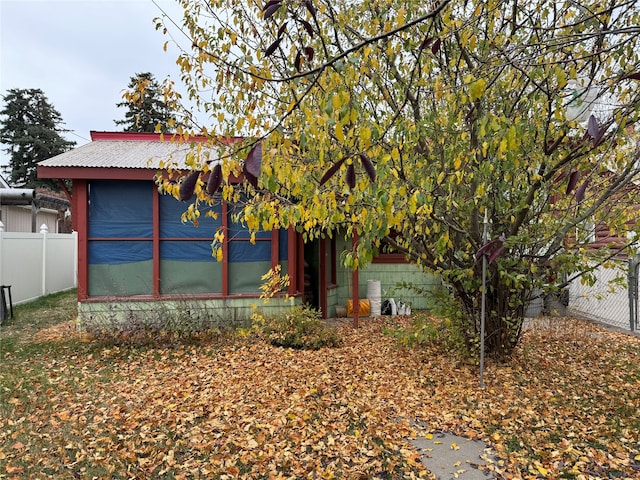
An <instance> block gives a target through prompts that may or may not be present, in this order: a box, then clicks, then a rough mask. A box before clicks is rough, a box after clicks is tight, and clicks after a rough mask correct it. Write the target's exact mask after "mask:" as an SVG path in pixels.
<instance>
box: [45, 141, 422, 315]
mask: <svg viewBox="0 0 640 480" xmlns="http://www.w3.org/2000/svg"><path fill="white" fill-rule="evenodd" d="M91 138H92V142H91V143H89V144H86V145H83V146H81V147H78V148H75V149H73V150H71V151H68V152H65V153H63V154H61V155H58V156H56V157H53V158H51V159H49V160H45V161H43V162H41V163H40V164H39V165H38V176H39V177H41V178H58V179H60V178H65V179H71V180H72V185H73V187H72V203H73V212H74V216H73V226H74V230H76V231H77V232H78V301H79V317H80V319H81V320H82V321H84V322H91V321H96V322H97V321H104V320H105V319H109V321H110V319H116V318H119V319H123V318H128V319H134V318H135V319H136V321H139V320H140V319H141V318H142V319H143V320H142V321H146V320H148V318H147V319H146V320H145V319H144V317H145V316H146V317H151V316H153V315H158V314H159V313H158V312H159V311H161V312H163V313H162V314H163V315H164V314H168V313H171V314H172V315H178V316H179V315H182V314H184V315H187V316H188V317H189V318H190V319H192V321H194V322H196V321H201V320H202V321H216V322H218V323H224V324H227V325H235V324H240V323H244V322H246V321H247V320H248V319H249V317H250V315H251V313H252V308H251V305H257V306H259V307H260V308H263V309H281V308H284V307H286V306H288V305H290V303H291V300H287V299H286V298H285V297H284V296H282V297H278V298H274V299H272V300H271V301H270V302H269V304H267V305H263V304H262V302H261V300H259V297H260V293H261V291H260V288H259V287H260V285H261V284H262V282H263V280H261V277H262V276H263V275H264V274H265V273H266V272H267V271H268V270H269V269H270V268H272V267H275V266H276V265H280V266H281V271H282V273H283V274H284V273H287V274H288V275H289V278H290V280H291V283H290V286H289V289H288V292H287V293H288V295H289V296H290V297H293V302H296V303H300V302H302V301H303V299H304V300H305V301H308V302H309V303H311V304H312V305H313V306H315V307H317V308H319V309H320V310H321V312H322V315H323V316H324V317H332V316H334V315H335V307H336V306H337V305H345V304H346V300H347V299H348V298H351V296H352V295H353V293H354V291H353V288H351V287H352V283H351V281H352V278H353V277H352V275H351V271H347V270H346V269H344V267H342V265H341V264H340V261H339V257H340V252H342V251H343V250H346V249H347V248H350V247H351V240H348V241H347V240H344V239H338V238H336V236H334V238H328V237H325V238H323V239H318V240H315V241H313V242H309V243H307V244H306V245H305V243H304V242H303V239H302V236H301V235H300V234H298V233H296V232H295V231H294V230H293V229H289V230H274V231H270V232H259V233H258V234H257V235H256V242H255V244H251V242H250V234H249V232H248V230H247V229H246V227H244V226H243V225H240V224H237V223H234V222H233V220H232V213H233V212H234V209H235V208H237V206H236V205H233V204H230V203H227V202H223V201H220V202H218V204H217V205H215V206H213V207H207V208H205V209H204V210H205V211H206V210H207V209H209V208H210V209H211V210H212V211H213V212H215V213H216V214H217V219H215V220H214V219H213V218H211V217H209V216H206V215H205V212H204V211H203V212H202V215H201V216H200V225H199V227H197V228H196V227H194V226H193V225H192V224H189V223H182V222H181V214H182V213H183V212H184V211H185V210H186V208H187V206H188V203H186V202H179V201H178V200H176V199H175V198H173V197H172V196H169V195H162V194H160V193H158V188H157V186H156V185H155V183H154V177H155V175H156V173H157V172H158V171H159V170H160V166H161V165H166V162H167V161H168V160H169V159H170V158H172V159H173V160H174V161H179V162H182V163H183V165H184V158H185V157H186V154H187V153H188V152H189V151H190V150H191V146H190V145H189V144H188V143H178V142H175V143H174V142H170V141H168V139H167V141H162V137H161V135H159V134H153V133H112V132H91ZM203 140H204V138H200V137H192V138H190V141H196V142H197V141H203ZM217 229H223V230H224V232H225V236H224V244H223V246H222V248H223V252H224V258H223V260H222V262H220V263H218V262H217V261H216V260H215V259H214V258H213V256H212V250H211V243H212V239H213V235H214V233H215V231H216V230H217ZM305 279H306V280H305ZM359 279H360V280H359V282H358V293H359V296H360V298H363V297H365V296H366V291H367V280H369V279H377V280H379V281H380V282H381V289H382V293H383V295H384V296H385V298H386V297H387V296H388V295H390V294H392V295H394V296H395V297H396V299H398V300H404V301H405V302H408V303H411V304H412V305H413V308H424V307H425V306H426V305H425V301H424V298H423V297H421V296H418V295H416V294H413V293H410V292H409V291H406V290H405V291H402V292H400V296H398V294H397V293H398V292H393V293H392V292H391V290H392V289H393V288H394V287H395V285H396V283H397V282H398V281H403V282H407V283H410V282H413V283H415V284H416V285H418V286H421V287H423V288H430V286H431V284H432V283H433V279H432V278H431V277H430V276H428V275H425V274H424V273H423V272H421V271H420V270H419V268H418V267H416V266H415V265H410V264H407V263H406V262H404V261H403V260H402V259H401V258H398V256H394V255H382V256H381V257H380V258H378V259H376V261H375V262H374V263H373V264H372V265H371V266H370V267H369V268H368V269H364V270H361V271H360V272H359ZM150 312H154V313H150Z"/></svg>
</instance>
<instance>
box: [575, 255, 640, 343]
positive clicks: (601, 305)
mask: <svg viewBox="0 0 640 480" xmlns="http://www.w3.org/2000/svg"><path fill="white" fill-rule="evenodd" d="M628 271H629V262H628V261H618V262H616V266H615V267H614V268H604V267H600V268H598V269H597V270H596V271H595V272H594V273H595V275H596V278H597V281H596V283H595V285H593V286H589V285H582V283H581V282H580V279H579V278H578V279H576V280H574V281H573V282H572V283H571V285H570V288H569V312H570V313H575V314H578V315H581V316H584V317H587V318H591V319H593V320H597V321H599V322H602V323H606V324H608V325H613V326H615V327H620V328H624V329H626V330H629V329H630V328H631V326H630V308H629V305H630V304H629V290H628V288H627V285H628V280H627V279H628ZM616 277H622V278H624V282H623V284H624V286H620V285H616V287H615V288H612V286H611V283H610V282H611V281H612V280H613V279H615V278H616ZM636 298H637V297H636Z"/></svg>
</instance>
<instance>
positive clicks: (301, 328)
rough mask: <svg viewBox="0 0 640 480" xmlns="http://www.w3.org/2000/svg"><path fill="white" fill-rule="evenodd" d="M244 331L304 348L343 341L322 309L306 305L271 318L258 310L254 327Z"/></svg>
mask: <svg viewBox="0 0 640 480" xmlns="http://www.w3.org/2000/svg"><path fill="white" fill-rule="evenodd" d="M244 333H245V334H246V333H253V334H257V335H258V336H261V337H263V338H264V339H265V340H266V341H268V342H269V343H271V344H272V345H275V346H279V347H287V348H295V349H301V350H317V349H319V348H322V347H337V346H339V345H340V344H341V342H342V340H341V338H340V335H339V334H338V332H337V330H336V328H335V327H331V326H329V325H327V324H326V323H325V322H323V321H322V319H321V318H320V314H319V312H318V311H316V310H314V309H312V308H310V307H307V306H306V305H305V306H294V307H292V308H291V309H290V310H289V311H287V312H285V313H281V314H279V315H276V316H275V317H270V318H267V317H265V316H264V314H262V313H261V312H256V313H254V314H253V316H252V326H251V329H250V331H249V332H247V331H245V332H244Z"/></svg>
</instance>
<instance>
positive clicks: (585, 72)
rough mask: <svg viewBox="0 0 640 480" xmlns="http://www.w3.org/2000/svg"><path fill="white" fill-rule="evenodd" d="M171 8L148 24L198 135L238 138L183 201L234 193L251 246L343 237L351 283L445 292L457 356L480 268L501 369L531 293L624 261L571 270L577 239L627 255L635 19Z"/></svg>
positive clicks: (557, 5) (312, 0)
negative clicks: (169, 51) (398, 270)
mask: <svg viewBox="0 0 640 480" xmlns="http://www.w3.org/2000/svg"><path fill="white" fill-rule="evenodd" d="M181 3H182V5H183V7H184V19H183V21H182V23H179V22H178V21H177V20H176V19H169V18H166V17H165V18H164V19H158V20H157V22H158V23H157V25H158V28H160V29H164V30H165V32H167V33H171V32H172V31H174V32H175V28H176V26H178V25H180V32H179V33H177V34H176V33H171V34H172V38H173V39H174V40H175V41H177V42H178V43H179V44H180V42H181V40H180V39H181V38H186V39H187V41H188V44H187V46H185V47H184V48H183V52H182V54H181V55H180V57H179V59H178V63H179V65H180V66H181V68H182V71H183V80H184V81H185V83H186V85H187V88H188V91H189V96H190V97H191V98H192V99H193V100H194V101H196V102H197V103H198V105H199V106H200V107H201V108H202V109H203V110H205V111H206V112H208V114H209V115H210V116H211V118H213V119H214V120H215V122H216V123H215V125H209V126H207V128H204V127H203V128H202V129H201V131H199V132H198V133H205V134H207V135H209V136H210V138H211V140H212V142H214V143H215V142H216V141H219V140H220V139H223V138H225V137H230V136H238V135H241V136H243V137H244V138H245V139H246V140H245V141H244V142H240V143H236V144H233V146H232V147H231V148H230V147H229V146H228V145H226V146H225V148H224V150H222V149H221V155H220V158H219V159H216V161H214V162H211V163H207V161H211V159H208V160H207V161H205V160H203V161H201V162H195V163H194V165H193V168H194V170H196V171H198V170H202V171H204V172H206V171H209V170H212V171H213V173H212V174H211V175H210V178H213V179H215V180H214V181H213V182H209V188H207V187H206V186H205V185H204V183H203V179H202V178H200V179H199V180H197V181H195V182H194V181H192V182H191V187H192V188H193V189H195V192H196V193H197V195H198V199H199V201H209V202H210V201H213V198H214V197H212V196H211V195H212V193H213V192H214V191H216V190H217V189H218V188H219V187H222V191H223V194H222V196H223V198H225V199H229V200H234V199H235V200H238V199H239V198H240V194H241V193H242V195H243V196H244V194H245V193H247V194H248V195H247V199H248V200H247V203H246V205H245V208H244V210H243V214H242V216H243V219H244V220H245V221H246V223H247V224H248V225H250V226H253V228H263V229H271V228H279V227H291V226H293V227H295V228H297V229H298V230H299V231H302V232H303V234H304V235H305V238H314V237H315V236H318V235H320V234H330V235H334V234H335V235H346V236H352V235H354V234H357V236H358V239H359V241H358V244H357V248H356V249H355V250H354V251H352V252H350V253H349V254H348V255H347V256H346V257H345V262H346V264H347V265H349V266H352V267H357V266H362V265H365V264H366V263H367V262H369V261H370V260H371V258H372V256H373V255H374V254H376V252H379V251H380V250H381V249H385V248H392V249H393V250H395V251H397V252H402V253H403V254H405V255H406V258H407V259H409V260H410V261H411V262H413V263H416V264H418V265H420V266H421V267H423V268H424V269H425V271H428V272H432V273H436V274H437V275H439V276H440V277H441V278H442V280H443V282H444V283H446V284H447V285H448V286H449V287H450V290H451V292H452V295H451V297H449V298H447V299H446V302H448V303H449V304H450V306H453V307H455V308H454V309H450V310H452V311H457V312H458V315H456V316H454V317H455V318H453V320H455V321H453V322H451V325H452V328H456V329H457V331H458V333H459V334H461V335H462V337H463V338H464V340H465V342H466V344H467V346H468V348H469V349H470V350H472V349H474V348H477V344H478V342H477V341H478V337H479V331H480V320H481V316H480V313H481V284H482V268H481V265H482V261H481V259H482V257H483V256H486V257H487V260H488V264H489V267H488V282H487V285H488V288H487V292H486V293H487V295H486V302H487V303H486V306H487V308H486V312H487V336H486V339H487V341H486V348H487V353H491V354H495V355H497V356H504V355H508V354H509V353H510V352H511V351H512V349H513V348H514V347H515V345H516V344H517V342H518V340H519V338H520V333H521V329H522V325H523V318H524V312H525V307H526V304H527V302H529V301H530V299H531V295H532V292H534V291H536V289H538V288H546V289H548V290H553V289H558V288H561V287H562V286H563V285H565V282H566V281H567V280H569V279H570V278H572V277H573V276H576V275H578V274H581V273H583V272H587V274H588V272H590V271H591V270H592V268H593V266H594V265H597V264H598V263H601V262H604V261H605V260H606V259H608V258H610V257H611V256H612V255H613V254H615V252H616V251H619V250H621V249H624V248H625V245H619V244H617V245H616V246H615V247H613V246H612V248H611V249H606V248H602V249H600V250H598V251H597V252H594V253H593V255H586V250H585V245H583V244H582V243H581V242H582V239H584V238H586V237H587V236H588V235H583V234H582V232H581V229H583V228H585V225H594V224H600V223H606V224H607V225H609V226H610V228H611V229H612V231H616V232H618V233H620V234H623V233H625V234H626V232H627V230H629V229H630V225H631V229H632V230H633V228H635V238H637V233H638V225H637V224H636V225H635V227H634V226H633V225H632V224H629V220H630V217H629V209H628V208H627V207H628V205H629V204H628V200H629V198H628V197H629V196H630V195H631V193H630V186H631V185H633V184H632V180H633V179H634V178H636V179H637V178H638V174H639V171H640V161H639V158H638V151H637V149H635V148H634V146H633V145H631V140H630V136H629V132H630V131H631V129H632V128H633V125H634V124H635V123H636V122H637V121H638V115H639V112H640V88H639V80H640V73H639V72H640V58H639V57H640V42H639V38H640V27H638V25H640V10H639V9H638V6H637V2H635V1H628V2H624V1H623V2H619V1H614V0H607V1H605V2H595V1H592V0H588V1H586V0H585V1H579V2H575V1H572V0H571V1H569V0H568V1H561V2H550V1H546V0H532V1H529V2H522V1H520V0H507V1H496V0H486V1H477V0H476V1H473V0H467V1H461V0H460V1H454V0H441V1H426V2H425V1H416V0H384V1H383V0H364V1H361V2H352V1H346V2H334V1H331V0H270V1H268V2H266V3H265V2H262V1H261V2H257V1H255V0H249V1H247V2H231V1H228V0H214V1H211V2H201V1H196V0H194V1H190V0H183V1H182V2H181ZM173 22H175V23H173ZM181 35H184V37H181ZM179 133H184V132H179ZM227 143H228V142H227ZM241 173H244V175H245V177H246V178H247V179H248V180H249V182H246V183H243V184H240V185H238V184H232V183H231V182H228V181H227V179H228V178H229V176H230V175H235V176H237V175H240V174H241ZM198 177H199V174H197V173H196V174H192V180H193V179H194V178H198ZM174 190H175V189H174ZM187 193H189V194H190V193H191V191H190V192H187ZM216 198H217V197H216ZM485 215H486V218H487V220H488V224H487V227H488V231H489V238H488V240H485V238H484V237H483V227H484V225H483V223H484V222H483V219H484V218H485ZM576 232H577V233H578V234H577V235H576ZM631 237H633V235H631ZM570 239H573V240H570ZM550 277H552V278H550ZM585 278H588V277H585ZM549 282H551V283H550V284H549ZM476 351H477V350H476Z"/></svg>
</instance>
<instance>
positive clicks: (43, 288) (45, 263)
mask: <svg viewBox="0 0 640 480" xmlns="http://www.w3.org/2000/svg"><path fill="white" fill-rule="evenodd" d="M77 265H78V235H77V233H75V232H74V233H22V232H2V231H0V285H11V294H12V297H13V303H14V305H15V304H18V303H24V302H28V301H30V300H35V299H37V298H38V297H41V296H43V295H48V294H50V293H56V292H61V291H63V290H70V289H72V288H75V287H77V286H78V267H77Z"/></svg>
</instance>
